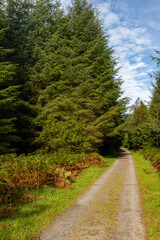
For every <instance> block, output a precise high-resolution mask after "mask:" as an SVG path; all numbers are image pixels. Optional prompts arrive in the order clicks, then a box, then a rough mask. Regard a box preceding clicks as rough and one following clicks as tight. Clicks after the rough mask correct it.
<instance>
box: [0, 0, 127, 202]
mask: <svg viewBox="0 0 160 240" xmlns="http://www.w3.org/2000/svg"><path fill="white" fill-rule="evenodd" d="M108 41H109V38H108V37H107V36H106V35H105V34H104V32H103V27H102V23H101V21H100V20H99V18H98V14H97V13H96V11H95V10H94V9H93V7H92V5H91V4H89V3H88V2H87V1H86V0H73V1H72V3H71V5H70V6H69V7H68V11H67V13H65V12H64V11H63V9H62V7H61V5H60V2H59V1H51V0H36V1H29V0H1V2H0V109H1V115H0V154H1V156H0V164H1V168H0V194H1V196H3V197H2V198H1V199H0V201H2V202H3V201H5V202H6V203H10V201H11V202H12V201H15V197H16V199H17V197H20V196H21V193H22V192H23V191H24V189H26V188H27V189H28V188H32V187H35V186H37V187H39V186H41V185H43V184H47V183H48V182H51V181H53V182H54V181H56V179H59V176H61V178H63V179H62V182H63V183H64V181H65V180H66V176H70V175H72V173H68V169H69V170H73V169H76V172H78V171H79V169H83V168H85V167H86V166H89V165H90V164H99V165H102V159H101V157H100V156H97V155H96V154H97V153H102V152H103V153H104V152H107V153H108V152H109V150H111V149H114V150H115V149H116V148H118V147H119V146H120V145H121V141H122V139H123V127H124V125H123V124H124V112H125V105H126V99H122V97H121V95H122V91H121V79H119V78H118V76H117V72H118V69H117V68H116V59H115V58H114V56H113V50H112V48H110V47H109V46H108ZM21 154H22V155H21ZM24 154H28V155H24ZM57 168H58V170H57ZM59 168H60V169H61V168H63V169H62V170H59ZM64 185H65V184H64ZM19 193H20V196H19Z"/></svg>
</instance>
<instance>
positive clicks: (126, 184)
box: [39, 150, 146, 240]
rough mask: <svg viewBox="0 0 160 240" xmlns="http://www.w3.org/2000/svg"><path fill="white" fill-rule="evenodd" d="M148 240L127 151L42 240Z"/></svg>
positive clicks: (61, 217)
mask: <svg viewBox="0 0 160 240" xmlns="http://www.w3.org/2000/svg"><path fill="white" fill-rule="evenodd" d="M39 239H40V240H86V239H90V240H102V239H103V240H105V239H113V240H145V239H146V237H145V228H144V225H143V219H142V210H141V207H140V200H139V192H138V184H137V179H136V174H135V168H134V163H133V159H132V157H131V155H130V154H129V152H128V151H126V150H123V152H122V154H121V156H120V157H119V158H118V159H117V160H116V161H115V162H114V164H113V165H112V166H111V167H110V168H109V169H108V170H107V171H106V172H105V173H104V174H103V175H102V176H101V177H100V178H99V179H98V180H97V181H96V182H95V183H94V184H93V185H92V186H91V187H90V189H89V190H88V191H87V192H86V193H84V194H83V195H82V196H80V197H79V198H78V199H77V202H76V203H75V204H74V205H73V206H72V207H71V208H69V209H68V210H67V211H66V212H65V213H64V214H62V215H61V216H60V217H59V218H57V219H56V220H55V221H54V223H53V224H52V225H51V226H50V228H49V229H47V230H46V231H45V232H44V233H43V234H42V235H41V237H40V238H39Z"/></svg>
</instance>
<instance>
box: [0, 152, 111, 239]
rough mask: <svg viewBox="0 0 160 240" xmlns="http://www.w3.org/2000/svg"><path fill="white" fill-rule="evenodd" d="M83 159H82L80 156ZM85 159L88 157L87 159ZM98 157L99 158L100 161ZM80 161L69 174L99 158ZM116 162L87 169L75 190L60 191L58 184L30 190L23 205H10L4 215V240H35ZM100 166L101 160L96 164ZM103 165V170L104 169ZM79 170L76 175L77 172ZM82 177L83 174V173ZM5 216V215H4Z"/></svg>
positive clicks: (74, 182)
mask: <svg viewBox="0 0 160 240" xmlns="http://www.w3.org/2000/svg"><path fill="white" fill-rule="evenodd" d="M79 157H80V156H79ZM83 157H84V159H85V158H86V156H83ZM97 158H98V156H96V159H97ZM84 159H83V160H82V159H81V160H80V161H77V163H76V164H75V165H74V164H70V165H69V164H68V165H67V166H66V167H67V168H66V169H67V170H66V171H68V169H70V171H72V169H73V168H74V169H77V170H79V169H80V168H82V166H83V165H84V166H87V164H86V165H85V163H87V161H88V162H89V161H90V162H92V163H93V162H94V161H95V157H94V156H90V157H88V158H87V159H86V160H85V163H84ZM114 160H115V157H110V158H109V157H107V158H105V159H103V160H102V157H100V160H99V163H100V166H101V167H99V166H90V167H89V168H86V169H83V170H82V172H81V174H79V175H78V176H77V177H76V178H75V177H74V178H73V179H70V181H71V184H72V187H69V188H59V187H58V188H57V187H56V186H55V184H54V183H49V184H47V185H43V186H41V187H39V188H38V189H36V188H32V189H30V190H29V189H28V192H26V193H25V194H24V195H23V196H22V198H21V199H22V201H21V202H20V201H18V202H17V203H16V204H15V205H14V206H13V205H11V206H10V205H8V206H7V207H8V210H9V211H6V214H5V209H4V205H1V206H2V207H3V208H1V210H2V209H3V214H1V221H0V236H1V238H0V239H1V240H17V239H23V240H24V239H32V237H33V236H34V237H36V235H37V234H39V233H40V232H41V231H42V230H43V229H45V228H46V227H47V226H48V225H49V224H50V223H51V222H52V221H53V220H54V219H55V217H56V216H58V215H59V214H60V213H61V212H63V211H64V210H65V209H66V208H67V207H69V206H70V205H72V204H73V202H74V201H75V200H76V198H77V196H78V195H79V194H81V193H83V192H84V191H86V189H87V188H88V187H89V185H90V184H91V183H92V182H94V181H95V180H96V179H97V178H98V177H99V176H100V175H101V174H102V173H103V172H104V171H105V170H106V169H107V168H108V167H109V166H110V165H111V164H112V163H113V161H114ZM96 162H97V160H96ZM102 165H103V166H102ZM77 170H76V171H77ZM79 173H80V172H79ZM1 213H2V212H1Z"/></svg>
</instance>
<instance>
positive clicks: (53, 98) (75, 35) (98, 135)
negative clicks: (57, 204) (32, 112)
mask: <svg viewBox="0 0 160 240" xmlns="http://www.w3.org/2000/svg"><path fill="white" fill-rule="evenodd" d="M64 26H65V29H66V30H65V31H64ZM46 52H47V54H45V56H47V59H48V60H47V66H48V68H49V69H52V71H50V75H49V76H50V80H49V84H48V86H47V87H46V88H44V90H43V91H42V92H41V95H40V98H39V99H40V101H41V104H42V107H43V109H42V114H41V115H42V116H43V117H44V118H43V117H42V119H43V121H42V126H43V124H44V127H43V130H42V133H41V134H40V138H39V139H40V140H42V139H43V141H44V142H45V144H46V146H48V148H50V149H51V148H52V146H54V147H53V149H54V148H56V147H55V144H54V143H55V142H56V141H57V140H56V139H57V138H61V140H62V139H64V141H63V140H62V142H61V145H62V146H65V145H66V144H65V143H66V142H67V138H65V136H64V135H65V132H66V131H63V130H61V129H60V128H59V127H58V129H59V132H58V130H57V127H56V126H57V125H56V124H55V123H57V122H58V121H59V122H61V124H59V126H60V125H61V126H63V125H65V128H66V126H67V129H68V130H67V131H68V132H69V130H70V131H71V129H72V128H71V125H72V123H74V125H77V126H81V127H80V128H81V130H82V131H79V133H78V131H76V132H75V135H74V138H77V139H78V138H80V139H81V140H82V141H81V146H83V141H84V139H85V141H84V145H85V146H86V148H85V150H86V151H90V150H91V149H92V150H96V149H97V148H98V147H99V146H100V143H101V144H102V146H103V147H104V146H105V147H106V145H109V142H110V141H111V140H112V143H113V144H115V145H116V139H117V138H118V141H117V142H119V141H120V140H121V137H120V135H121V134H120V133H121V130H122V128H121V127H120V125H121V123H122V113H123V112H124V109H125V104H124V101H119V97H120V96H121V90H120V81H119V79H117V78H116V74H117V70H116V69H115V65H116V61H115V59H114V58H113V56H112V54H113V51H112V49H110V48H109V47H108V39H106V37H105V35H104V32H103V30H102V26H101V22H100V21H99V19H98V17H97V15H96V14H95V12H94V10H93V9H92V6H91V5H90V4H88V3H87V1H85V0H82V1H72V6H71V7H70V8H69V14H68V15H67V17H66V21H64V23H63V24H62V26H61V28H59V29H58V31H57V32H56V34H53V35H52V36H51V38H50V40H49V41H48V44H47V49H46ZM45 62H46V60H45ZM43 70H44V68H43ZM43 70H42V72H43ZM62 111H63V114H62ZM45 116H46V121H44V119H45ZM52 123H54V124H52ZM50 124H52V126H53V127H52V129H53V130H52V131H53V132H52V131H50V129H49V125H50ZM47 126H48V127H47ZM54 126H55V130H54ZM55 131H56V134H55ZM72 131H73V130H72ZM62 133H63V134H64V135H63V136H64V137H63V136H62ZM59 134H60V135H59ZM44 136H45V137H44ZM47 136H48V137H47ZM58 136H61V137H58ZM68 137H69V135H68ZM73 142H74V141H72V144H70V143H69V144H68V146H69V145H74V143H73ZM74 147H75V148H77V149H79V150H82V148H81V147H80V144H79V143H78V142H77V143H76V141H75V146H74ZM83 148H84V146H83Z"/></svg>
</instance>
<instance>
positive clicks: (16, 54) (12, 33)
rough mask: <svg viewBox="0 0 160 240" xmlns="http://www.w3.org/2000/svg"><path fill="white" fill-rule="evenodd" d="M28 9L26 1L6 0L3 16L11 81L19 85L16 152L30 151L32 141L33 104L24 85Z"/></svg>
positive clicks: (33, 131) (27, 63) (28, 5)
mask: <svg viewBox="0 0 160 240" xmlns="http://www.w3.org/2000/svg"><path fill="white" fill-rule="evenodd" d="M31 9H32V5H31V2H30V1H27V0H7V4H6V17H7V19H8V23H7V32H6V37H5V46H6V47H7V48H11V49H14V51H13V52H12V54H11V55H10V56H9V58H10V60H12V62H13V63H14V64H15V65H16V72H15V75H14V82H15V84H16V85H19V92H20V94H19V98H20V99H19V100H20V101H19V105H18V108H17V113H16V117H17V121H16V131H17V135H18V136H19V138H20V139H21V140H20V141H19V142H18V143H17V146H16V147H17V148H18V151H19V152H28V151H32V141H33V138H34V135H35V130H34V128H33V117H34V116H35V111H34V108H33V107H32V106H31V105H30V104H29V90H28V88H27V87H26V85H27V82H28V79H29V72H28V65H29V63H30V57H29V56H30V49H28V48H27V39H28V33H29V31H30V30H29V29H28V15H29V12H30V11H31Z"/></svg>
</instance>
